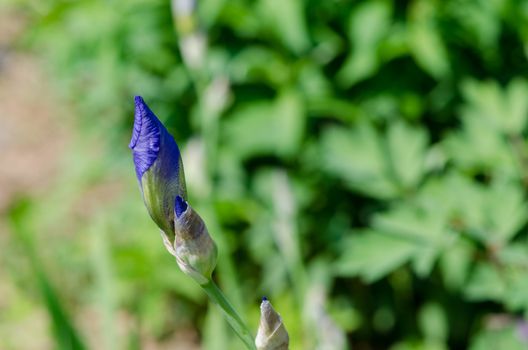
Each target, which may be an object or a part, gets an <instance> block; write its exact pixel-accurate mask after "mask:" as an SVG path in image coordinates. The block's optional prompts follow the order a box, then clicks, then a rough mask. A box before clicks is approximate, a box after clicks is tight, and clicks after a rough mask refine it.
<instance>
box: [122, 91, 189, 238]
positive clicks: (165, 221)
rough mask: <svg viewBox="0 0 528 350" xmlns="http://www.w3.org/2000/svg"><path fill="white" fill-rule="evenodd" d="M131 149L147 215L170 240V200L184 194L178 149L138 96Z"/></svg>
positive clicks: (172, 224)
mask: <svg viewBox="0 0 528 350" xmlns="http://www.w3.org/2000/svg"><path fill="white" fill-rule="evenodd" d="M134 100H135V117H134V129H133V132H132V139H131V140H130V145H129V147H130V148H131V149H132V153H133V158H134V166H135V169H136V176H137V179H138V181H139V184H140V187H141V192H142V194H143V200H144V202H145V206H146V207H147V209H148V211H149V214H150V216H151V217H152V219H153V220H154V222H156V224H157V225H158V226H159V227H160V228H161V229H162V230H163V232H164V233H165V234H166V235H167V236H168V238H169V239H170V241H171V242H172V241H173V240H174V201H175V198H176V197H177V196H180V197H181V198H183V199H186V198H187V194H186V190H185V176H184V174H183V164H182V162H181V156H180V150H179V149H178V146H177V144H176V141H174V138H173V137H172V136H171V135H170V134H169V132H168V131H167V129H166V128H165V126H164V125H163V124H162V123H161V122H160V121H159V119H158V118H157V117H156V115H154V113H153V112H152V111H151V110H150V108H149V107H148V106H147V104H146V103H145V101H144V100H143V98H142V97H140V96H136V97H135V99H134Z"/></svg>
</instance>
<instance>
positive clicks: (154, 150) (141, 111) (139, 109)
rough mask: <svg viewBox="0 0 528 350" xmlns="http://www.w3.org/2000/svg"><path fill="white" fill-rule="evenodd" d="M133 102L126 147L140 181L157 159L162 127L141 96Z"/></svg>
mask: <svg viewBox="0 0 528 350" xmlns="http://www.w3.org/2000/svg"><path fill="white" fill-rule="evenodd" d="M134 102H135V105H136V112H135V116H134V130H133V132H132V139H131V140H130V144H129V145H128V147H130V149H132V151H133V155H134V166H135V167H136V176H137V178H138V180H139V181H141V177H142V176H143V174H144V173H145V171H147V170H148V169H149V168H150V167H151V166H152V164H154V161H156V158H157V157H158V153H159V150H160V129H161V128H163V129H164V127H163V125H162V124H161V122H160V121H159V120H158V118H156V116H155V115H154V113H152V111H151V110H150V108H149V107H148V106H147V104H146V103H145V101H143V98H142V97H141V96H136V97H135V98H134ZM175 144H176V143H175ZM177 148H178V147H177V146H176V149H177Z"/></svg>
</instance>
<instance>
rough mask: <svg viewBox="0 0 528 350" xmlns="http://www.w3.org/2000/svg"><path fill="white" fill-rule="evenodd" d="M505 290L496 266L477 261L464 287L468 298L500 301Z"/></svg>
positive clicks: (505, 286) (505, 287)
mask: <svg viewBox="0 0 528 350" xmlns="http://www.w3.org/2000/svg"><path fill="white" fill-rule="evenodd" d="M506 291H507V285H506V281H505V280H504V277H503V276H501V274H500V272H499V271H498V270H497V268H496V267H494V266H492V265H490V264H488V263H484V262H482V263H479V264H478V265H477V266H476V268H475V270H474V271H473V272H472V274H471V277H470V280H469V282H468V284H467V285H466V288H465V295H466V297H467V298H468V299H469V300H474V301H482V300H493V301H498V302H501V301H502V299H503V298H504V295H505V294H506Z"/></svg>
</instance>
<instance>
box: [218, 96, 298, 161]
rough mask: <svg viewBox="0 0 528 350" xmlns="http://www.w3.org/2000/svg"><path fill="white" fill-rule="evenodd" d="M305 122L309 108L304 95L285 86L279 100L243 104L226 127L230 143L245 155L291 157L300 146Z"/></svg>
mask: <svg viewBox="0 0 528 350" xmlns="http://www.w3.org/2000/svg"><path fill="white" fill-rule="evenodd" d="M304 123H305V111H304V106H303V104H302V101H301V99H300V96H299V95H298V94H297V93H296V92H294V91H292V90H285V91H283V92H282V93H281V94H280V95H279V96H278V97H277V98H276V99H275V100H272V101H259V102H255V103H252V104H247V105H244V106H241V107H239V108H238V109H236V110H235V111H234V112H233V114H232V115H231V116H230V117H229V120H228V121H227V122H226V123H225V124H224V127H225V135H226V140H227V142H228V146H229V147H230V149H231V150H232V151H233V152H235V153H236V154H237V155H238V156H239V157H241V158H248V157H251V156H259V155H275V156H278V157H291V156H293V155H294V154H295V153H296V152H297V151H298V149H299V147H300V143H301V141H302V137H303V134H304Z"/></svg>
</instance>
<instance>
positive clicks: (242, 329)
mask: <svg viewBox="0 0 528 350" xmlns="http://www.w3.org/2000/svg"><path fill="white" fill-rule="evenodd" d="M201 287H202V288H203V290H204V291H205V293H207V296H208V297H209V299H210V300H211V301H212V302H213V303H215V304H216V305H218V306H219V307H220V309H222V312H223V314H224V317H225V318H226V320H227V322H228V323H229V325H230V326H231V328H233V330H234V331H235V333H236V334H237V335H238V337H239V338H240V339H241V340H242V341H243V342H244V344H245V345H246V347H247V348H248V349H249V350H256V347H255V342H254V340H253V337H252V336H251V333H250V332H249V330H248V328H247V327H246V325H245V323H244V321H242V319H241V318H240V316H239V315H238V314H237V312H236V311H235V309H234V308H233V306H231V304H230V303H229V301H228V300H227V299H226V297H225V296H224V293H222V291H221V290H220V288H218V286H217V285H216V284H215V283H214V282H213V281H212V280H210V281H209V282H207V283H206V284H203V285H201Z"/></svg>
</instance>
